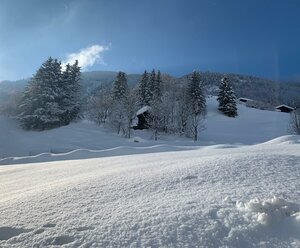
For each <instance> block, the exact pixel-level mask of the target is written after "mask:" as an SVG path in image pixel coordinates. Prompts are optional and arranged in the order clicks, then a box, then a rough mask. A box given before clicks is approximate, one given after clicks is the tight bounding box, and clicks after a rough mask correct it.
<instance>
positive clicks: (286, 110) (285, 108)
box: [275, 104, 295, 113]
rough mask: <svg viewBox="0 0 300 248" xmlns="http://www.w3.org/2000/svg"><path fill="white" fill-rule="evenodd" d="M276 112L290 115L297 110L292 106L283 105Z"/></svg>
mask: <svg viewBox="0 0 300 248" xmlns="http://www.w3.org/2000/svg"><path fill="white" fill-rule="evenodd" d="M275 110H276V111H278V112H284V113H290V112H292V111H294V110H295V109H294V108H293V107H291V106H288V105H285V104H281V105H278V106H277V107H275Z"/></svg>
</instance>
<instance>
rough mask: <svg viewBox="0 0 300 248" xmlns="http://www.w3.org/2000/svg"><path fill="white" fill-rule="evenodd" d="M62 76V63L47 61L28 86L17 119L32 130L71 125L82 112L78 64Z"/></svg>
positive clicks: (52, 60)
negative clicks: (80, 111) (80, 110)
mask: <svg viewBox="0 0 300 248" xmlns="http://www.w3.org/2000/svg"><path fill="white" fill-rule="evenodd" d="M66 71H67V72H64V74H63V73H62V68H61V62H60V61H58V60H57V59H52V58H51V57H50V58H48V59H47V60H46V61H45V62H44V63H43V64H42V66H41V67H40V68H39V69H38V71H37V72H36V74H35V75H34V76H33V78H32V79H31V81H30V82H29V84H28V86H27V87H26V89H25V91H24V93H23V96H22V100H21V103H20V114H19V116H18V119H19V121H20V123H21V126H22V127H23V128H25V129H30V130H45V129H50V128H54V127H59V126H61V125H66V124H68V123H69V122H70V121H71V120H73V119H74V118H75V117H76V116H77V115H78V112H79V109H80V96H79V93H80V92H79V82H78V81H79V76H80V68H79V67H78V62H76V63H75V64H74V65H73V66H68V68H67V69H66Z"/></svg>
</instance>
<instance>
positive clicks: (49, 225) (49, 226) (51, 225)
mask: <svg viewBox="0 0 300 248" xmlns="http://www.w3.org/2000/svg"><path fill="white" fill-rule="evenodd" d="M43 227H47V228H51V227H56V224H53V223H47V224H45V225H43Z"/></svg>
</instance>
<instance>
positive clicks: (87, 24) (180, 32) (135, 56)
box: [0, 0, 300, 80]
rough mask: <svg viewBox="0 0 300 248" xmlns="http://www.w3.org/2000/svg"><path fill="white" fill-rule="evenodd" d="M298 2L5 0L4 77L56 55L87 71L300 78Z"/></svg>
mask: <svg viewBox="0 0 300 248" xmlns="http://www.w3.org/2000/svg"><path fill="white" fill-rule="evenodd" d="M299 11H300V1H298V0H243V1H241V0H180V1H179V0H151V1H150V0H147V1H146V0H127V1H125V0H119V1H118V0H51V1H46V0H26V1H25V0H24V1H23V0H1V1H0V34H1V35H0V80H3V79H11V80H14V79H21V78H26V77H29V76H31V75H32V74H34V73H35V71H36V70H37V69H38V67H39V66H40V65H41V63H42V62H43V61H44V60H45V59H46V58H47V57H49V56H52V57H55V58H59V59H61V60H62V61H63V62H65V63H66V62H71V61H72V60H74V59H75V58H79V59H80V61H81V65H82V67H83V69H84V70H116V71H118V70H123V71H126V72H128V73H140V72H142V71H143V70H144V69H148V70H150V69H152V68H156V69H160V70H161V71H163V72H167V73H170V74H172V75H175V76H179V75H183V74H186V73H189V72H191V71H192V70H194V69H198V70H203V71H206V70H208V71H219V72H235V73H241V74H247V75H257V76H262V77H267V78H271V79H275V80H277V79H294V78H300V15H299Z"/></svg>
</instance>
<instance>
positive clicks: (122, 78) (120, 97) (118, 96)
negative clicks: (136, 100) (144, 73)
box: [113, 71, 128, 101]
mask: <svg viewBox="0 0 300 248" xmlns="http://www.w3.org/2000/svg"><path fill="white" fill-rule="evenodd" d="M127 91H128V84H127V77H126V74H125V72H121V71H120V72H118V74H117V78H116V80H115V82H114V85H113V99H114V100H116V101H124V100H125V98H126V95H127Z"/></svg>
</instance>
